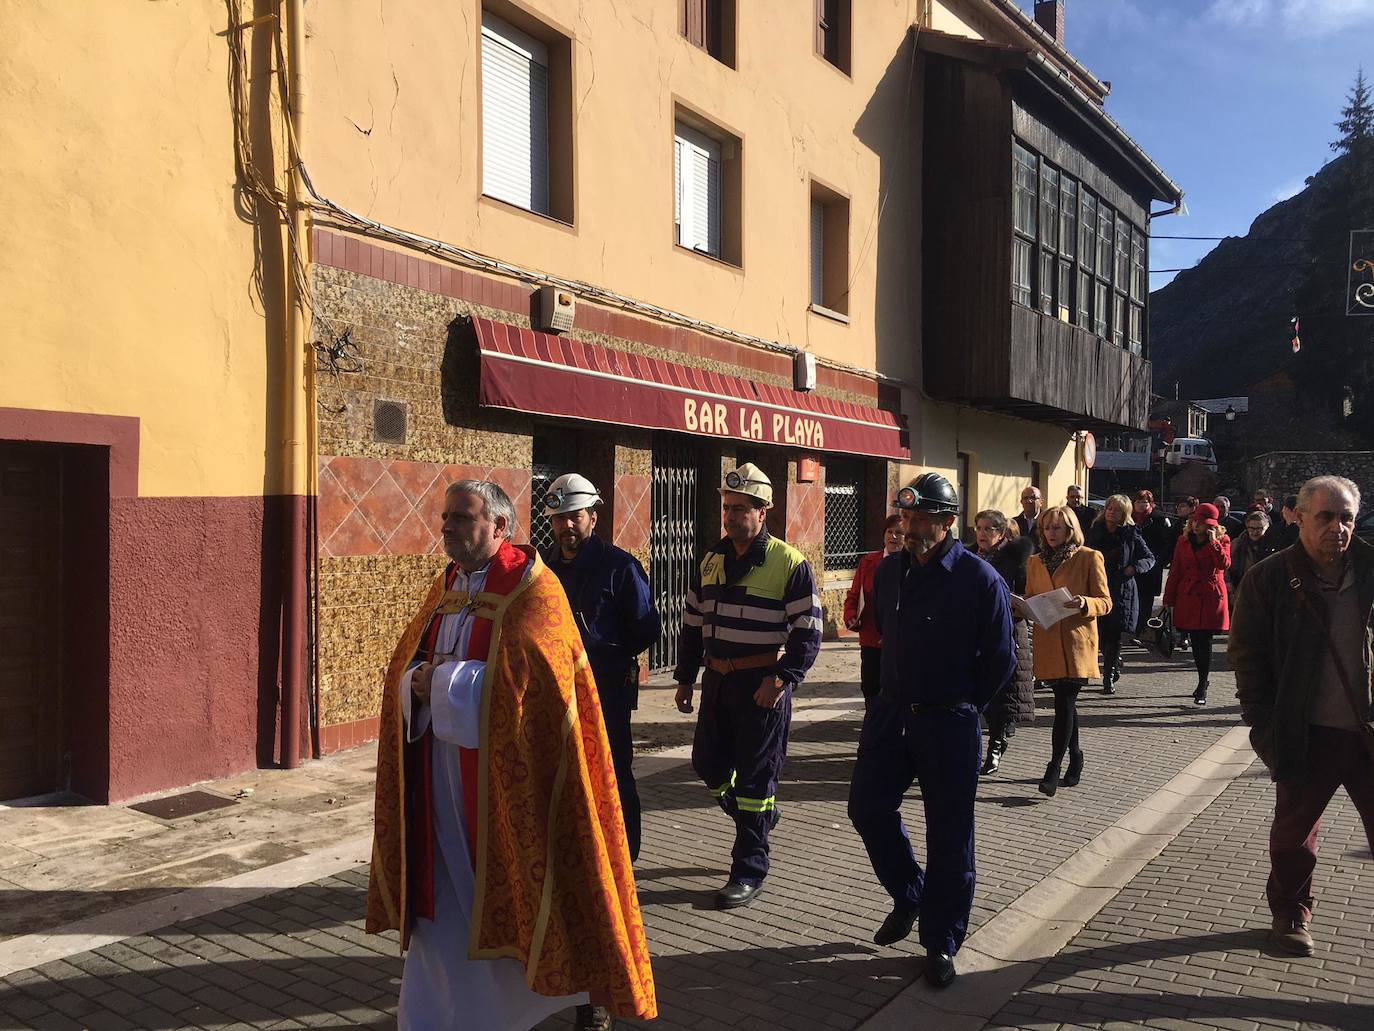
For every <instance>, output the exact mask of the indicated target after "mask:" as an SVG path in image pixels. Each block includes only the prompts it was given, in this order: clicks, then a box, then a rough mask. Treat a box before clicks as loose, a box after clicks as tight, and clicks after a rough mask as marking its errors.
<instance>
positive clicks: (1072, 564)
mask: <svg viewBox="0 0 1374 1031" xmlns="http://www.w3.org/2000/svg"><path fill="white" fill-rule="evenodd" d="M1036 533H1037V535H1038V536H1039V538H1040V550H1039V552H1038V553H1036V554H1034V555H1032V556H1031V558H1030V562H1029V563H1028V564H1027V566H1026V597H1027V598H1031V597H1034V596H1035V595H1037V594H1046V593H1048V592H1050V591H1053V590H1056V589H1058V588H1060V587H1063V588H1064V589H1065V590H1067V591H1068V592H1069V594H1070V596H1071V597H1070V598H1069V600H1068V601H1067V602H1065V603H1064V607H1065V608H1066V609H1067V610H1068V613H1069V614H1068V615H1066V616H1065V617H1064V618H1063V619H1061V620H1059V621H1058V622H1057V623H1055V624H1054V625H1053V626H1049V627H1043V626H1041V625H1040V624H1039V623H1036V624H1034V642H1035V647H1034V652H1035V678H1036V679H1037V680H1043V681H1046V682H1047V683H1048V684H1049V686H1050V688H1051V690H1053V691H1054V730H1053V731H1052V733H1051V735H1050V740H1051V752H1050V764H1049V766H1047V767H1046V768H1045V777H1044V779H1043V780H1041V781H1040V791H1041V792H1042V793H1043V794H1046V795H1053V794H1054V793H1055V792H1056V791H1058V790H1059V785H1060V784H1061V783H1062V784H1063V785H1064V787H1066V788H1071V787H1074V786H1075V785H1077V784H1078V781H1079V778H1080V777H1082V775H1083V750H1082V749H1081V748H1079V746H1078V706H1077V703H1078V692H1079V691H1081V690H1082V689H1083V687H1084V685H1086V684H1087V682H1088V681H1089V680H1091V679H1092V678H1093V677H1096V676H1097V675H1098V670H1097V617H1098V616H1105V615H1106V614H1107V613H1108V612H1110V611H1111V610H1112V599H1111V594H1110V592H1109V591H1108V588H1107V570H1106V567H1105V566H1104V565H1103V562H1102V555H1101V553H1100V552H1096V551H1094V550H1093V549H1092V548H1085V547H1084V546H1083V529H1082V527H1080V526H1079V525H1078V517H1077V516H1075V515H1074V514H1073V511H1072V510H1071V509H1069V508H1067V507H1064V506H1059V507H1057V508H1051V509H1048V510H1047V511H1045V512H1044V513H1042V514H1041V516H1040V522H1039V524H1038V525H1037V526H1036ZM1017 607H1018V608H1021V606H1017ZM1022 611H1023V612H1024V611H1025V610H1024V608H1022ZM1066 751H1067V752H1068V753H1069V768H1068V770H1067V771H1066V772H1065V773H1064V777H1063V779H1062V780H1061V779H1060V776H1059V770H1060V766H1061V765H1062V763H1063V762H1064V753H1065V752H1066Z"/></svg>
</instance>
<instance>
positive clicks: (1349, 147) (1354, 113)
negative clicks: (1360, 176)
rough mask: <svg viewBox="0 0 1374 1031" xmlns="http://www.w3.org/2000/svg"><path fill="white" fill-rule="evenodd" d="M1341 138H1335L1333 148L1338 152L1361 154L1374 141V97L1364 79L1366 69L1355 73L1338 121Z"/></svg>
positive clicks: (1337, 125)
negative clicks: (1352, 84)
mask: <svg viewBox="0 0 1374 1031" xmlns="http://www.w3.org/2000/svg"><path fill="white" fill-rule="evenodd" d="M1336 128H1337V129H1338V130H1340V134H1341V135H1340V138H1339V139H1336V140H1333V141H1332V143H1331V149H1332V150H1334V151H1335V152H1336V153H1337V154H1352V155H1354V154H1359V153H1360V152H1361V151H1364V150H1366V149H1368V148H1369V146H1370V145H1371V143H1374V97H1371V96H1370V90H1369V85H1368V83H1366V82H1365V81H1364V69H1363V68H1361V69H1360V70H1359V71H1358V72H1356V73H1355V85H1354V86H1352V87H1351V88H1350V95H1349V96H1348V97H1347V99H1346V105H1345V107H1343V108H1341V120H1340V121H1339V122H1337V123H1336Z"/></svg>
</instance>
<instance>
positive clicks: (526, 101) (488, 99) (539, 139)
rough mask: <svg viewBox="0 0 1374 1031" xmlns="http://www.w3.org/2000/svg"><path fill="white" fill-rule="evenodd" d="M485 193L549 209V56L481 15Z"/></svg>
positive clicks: (528, 38)
mask: <svg viewBox="0 0 1374 1031" xmlns="http://www.w3.org/2000/svg"><path fill="white" fill-rule="evenodd" d="M482 192H483V193H485V194H487V196H489V197H496V198H497V199H499V200H503V201H507V202H509V203H511V204H518V205H519V206H520V207H522V208H528V209H529V210H531V211H537V212H539V213H540V214H541V215H547V214H548V213H549V54H548V49H547V48H546V47H545V46H544V44H543V43H541V42H539V41H538V40H537V39H534V38H533V37H532V36H527V35H526V34H525V33H523V32H521V31H520V30H519V29H517V28H515V27H514V26H513V25H508V24H507V23H506V22H503V21H501V20H500V19H499V18H493V17H492V16H491V15H489V14H486V13H484V14H483V15H482Z"/></svg>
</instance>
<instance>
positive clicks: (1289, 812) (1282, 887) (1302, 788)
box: [1265, 726, 1374, 923]
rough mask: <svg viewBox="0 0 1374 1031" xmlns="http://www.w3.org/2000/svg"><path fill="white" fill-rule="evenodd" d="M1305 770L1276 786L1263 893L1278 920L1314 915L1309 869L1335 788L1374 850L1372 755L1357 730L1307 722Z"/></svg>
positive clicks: (1311, 866)
mask: <svg viewBox="0 0 1374 1031" xmlns="http://www.w3.org/2000/svg"><path fill="white" fill-rule="evenodd" d="M1309 733H1310V735H1311V736H1310V738H1309V739H1308V746H1307V766H1308V775H1307V777H1305V778H1304V779H1303V780H1300V781H1298V780H1294V781H1288V780H1282V781H1279V782H1278V783H1277V784H1276V785H1275V787H1276V789H1277V797H1276V799H1275V803H1274V824H1273V826H1272V827H1271V828H1270V830H1269V864H1270V872H1269V884H1268V886H1267V888H1266V890H1265V894H1266V895H1267V896H1268V898H1269V909H1270V911H1271V912H1272V913H1273V914H1274V917H1275V918H1276V919H1280V920H1300V921H1302V922H1303V923H1307V922H1308V921H1310V920H1311V919H1312V904H1313V901H1314V900H1313V897H1312V871H1313V870H1314V869H1316V866H1317V832H1318V831H1320V830H1321V825H1322V813H1324V812H1325V811H1326V807H1327V805H1329V804H1330V802H1331V798H1332V796H1334V795H1335V794H1336V789H1337V788H1338V787H1344V788H1345V791H1346V794H1348V795H1349V796H1350V800H1351V801H1352V802H1354V803H1355V809H1356V811H1357V812H1358V813H1359V814H1360V820H1361V821H1362V822H1363V823H1364V833H1365V837H1366V838H1367V839H1368V840H1369V847H1370V850H1371V851H1374V758H1371V756H1370V753H1369V749H1368V748H1367V747H1366V746H1365V743H1364V741H1362V740H1361V734H1360V732H1359V731H1357V730H1337V729H1336V728H1334V727H1316V726H1314V727H1310V728H1309Z"/></svg>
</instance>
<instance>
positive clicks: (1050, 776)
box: [1040, 762, 1059, 798]
mask: <svg viewBox="0 0 1374 1031" xmlns="http://www.w3.org/2000/svg"><path fill="white" fill-rule="evenodd" d="M1058 790H1059V763H1058V762H1052V763H1050V764H1049V765H1048V766H1046V767H1045V776H1044V777H1043V778H1041V780H1040V794H1042V795H1048V796H1049V797H1050V798H1053V797H1054V793H1055V792H1056V791H1058Z"/></svg>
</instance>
